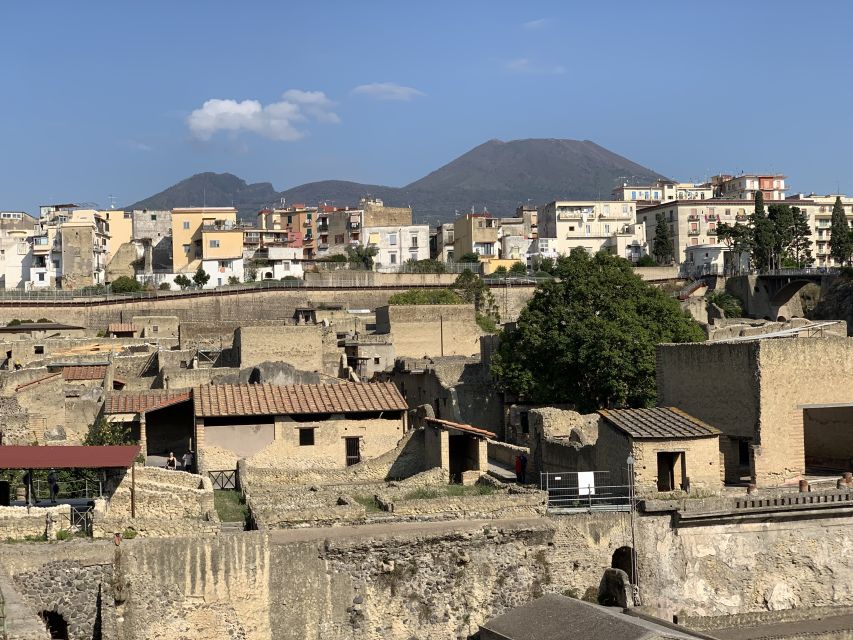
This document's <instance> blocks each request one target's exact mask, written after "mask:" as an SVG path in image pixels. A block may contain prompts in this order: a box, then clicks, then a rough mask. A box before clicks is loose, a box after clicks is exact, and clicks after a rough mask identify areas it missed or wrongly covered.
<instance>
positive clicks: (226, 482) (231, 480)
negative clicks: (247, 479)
mask: <svg viewBox="0 0 853 640" xmlns="http://www.w3.org/2000/svg"><path fill="white" fill-rule="evenodd" d="M207 475H208V476H210V481H211V482H212V483H213V488H214V489H237V488H238V486H239V482H238V480H237V469H229V470H224V471H208V472H207Z"/></svg>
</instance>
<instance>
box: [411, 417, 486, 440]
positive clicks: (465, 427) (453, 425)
mask: <svg viewBox="0 0 853 640" xmlns="http://www.w3.org/2000/svg"><path fill="white" fill-rule="evenodd" d="M426 422H428V423H429V424H431V425H434V426H436V427H439V428H443V429H456V430H457V431H464V432H465V433H470V434H472V435H475V436H480V437H481V438H495V437H497V434H495V433H492V432H491V431H486V430H485V429H479V428H478V427H473V426H471V425H470V424H462V423H460V422H451V421H450V420H441V419H439V418H426Z"/></svg>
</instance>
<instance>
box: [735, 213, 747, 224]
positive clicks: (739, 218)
mask: <svg viewBox="0 0 853 640" xmlns="http://www.w3.org/2000/svg"><path fill="white" fill-rule="evenodd" d="M746 218H747V216H746V214H745V213H739V214H737V215H736V216H735V222H746Z"/></svg>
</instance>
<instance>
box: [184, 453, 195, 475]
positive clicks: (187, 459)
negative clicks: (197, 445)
mask: <svg viewBox="0 0 853 640" xmlns="http://www.w3.org/2000/svg"><path fill="white" fill-rule="evenodd" d="M183 463H184V471H192V470H193V452H192V451H187V452H186V453H185V454H184V458H183Z"/></svg>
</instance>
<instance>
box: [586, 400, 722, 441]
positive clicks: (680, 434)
mask: <svg viewBox="0 0 853 640" xmlns="http://www.w3.org/2000/svg"><path fill="white" fill-rule="evenodd" d="M598 413H599V414H600V415H601V416H602V417H604V419H605V420H607V421H608V422H609V423H610V424H612V425H613V426H614V427H616V428H617V429H619V430H620V431H623V432H624V433H626V434H628V435H629V436H631V437H632V438H636V439H638V440H639V439H646V440H650V439H658V438H707V437H710V436H717V435H719V434H720V430H719V429H717V428H715V427H712V426H711V425H709V424H706V423H704V422H702V421H701V420H699V419H698V418H694V417H693V416H691V415H688V414H687V413H685V412H684V411H682V410H681V409H676V408H675V407H655V408H652V409H602V410H601V411H599V412H598Z"/></svg>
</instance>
